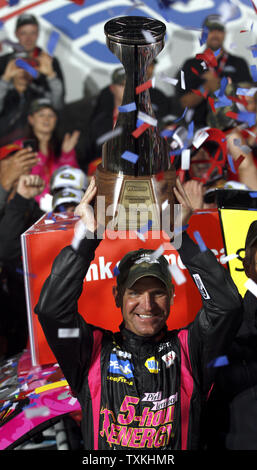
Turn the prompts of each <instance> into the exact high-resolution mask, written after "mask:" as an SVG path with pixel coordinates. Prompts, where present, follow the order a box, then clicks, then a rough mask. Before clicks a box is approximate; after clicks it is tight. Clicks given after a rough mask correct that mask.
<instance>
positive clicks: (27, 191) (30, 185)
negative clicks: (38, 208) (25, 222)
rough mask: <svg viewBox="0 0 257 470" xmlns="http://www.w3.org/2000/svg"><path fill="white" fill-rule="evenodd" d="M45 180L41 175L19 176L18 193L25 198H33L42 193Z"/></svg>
mask: <svg viewBox="0 0 257 470" xmlns="http://www.w3.org/2000/svg"><path fill="white" fill-rule="evenodd" d="M44 187H45V182H44V181H43V180H42V178H40V176H39V175H22V176H20V178H19V181H18V186H17V193H18V194H20V195H21V196H22V197H24V198H25V199H31V198H33V197H36V196H38V195H39V194H41V193H42V191H43V189H44Z"/></svg>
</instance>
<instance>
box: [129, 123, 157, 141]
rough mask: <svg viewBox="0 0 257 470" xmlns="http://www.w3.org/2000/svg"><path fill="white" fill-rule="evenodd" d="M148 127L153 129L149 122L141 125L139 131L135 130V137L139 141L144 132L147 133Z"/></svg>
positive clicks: (133, 133)
mask: <svg viewBox="0 0 257 470" xmlns="http://www.w3.org/2000/svg"><path fill="white" fill-rule="evenodd" d="M148 127H151V126H150V124H148V123H147V122H143V124H141V126H139V127H138V128H137V129H135V130H134V131H133V132H132V135H133V137H135V138H136V139H137V137H139V136H140V135H141V134H143V132H145V131H146V129H148ZM152 127H153V126H152Z"/></svg>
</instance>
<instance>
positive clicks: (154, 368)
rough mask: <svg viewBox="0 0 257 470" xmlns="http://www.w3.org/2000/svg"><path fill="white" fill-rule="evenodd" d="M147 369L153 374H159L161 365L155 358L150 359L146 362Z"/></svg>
mask: <svg viewBox="0 0 257 470" xmlns="http://www.w3.org/2000/svg"><path fill="white" fill-rule="evenodd" d="M145 367H146V368H147V369H148V370H149V372H151V374H158V372H159V363H158V361H156V359H155V357H154V356H152V357H149V359H146V361H145Z"/></svg>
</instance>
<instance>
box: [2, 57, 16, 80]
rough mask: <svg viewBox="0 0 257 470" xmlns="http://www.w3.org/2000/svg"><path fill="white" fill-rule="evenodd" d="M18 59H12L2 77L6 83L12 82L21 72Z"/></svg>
mask: <svg viewBox="0 0 257 470" xmlns="http://www.w3.org/2000/svg"><path fill="white" fill-rule="evenodd" d="M15 62H16V59H12V60H10V61H9V62H8V64H7V65H6V67H5V71H4V73H3V75H2V79H3V80H5V81H6V82H10V81H11V80H12V79H13V78H14V77H15V76H16V75H17V74H18V73H19V71H20V68H19V67H17V65H16V63H15Z"/></svg>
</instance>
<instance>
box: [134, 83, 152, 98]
mask: <svg viewBox="0 0 257 470" xmlns="http://www.w3.org/2000/svg"><path fill="white" fill-rule="evenodd" d="M148 88H152V80H148V81H147V82H145V83H142V85H138V86H137V87H136V95H139V94H140V93H142V92H143V91H145V90H147V89H148Z"/></svg>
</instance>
